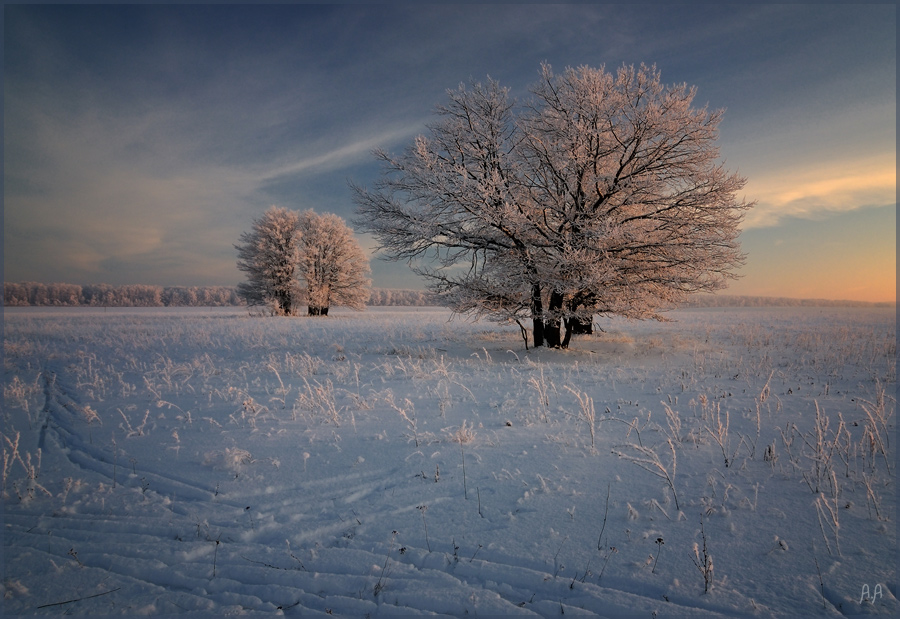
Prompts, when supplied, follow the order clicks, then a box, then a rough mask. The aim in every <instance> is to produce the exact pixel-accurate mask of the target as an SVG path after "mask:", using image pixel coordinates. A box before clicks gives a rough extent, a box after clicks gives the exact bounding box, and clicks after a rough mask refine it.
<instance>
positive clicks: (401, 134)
mask: <svg viewBox="0 0 900 619" xmlns="http://www.w3.org/2000/svg"><path fill="white" fill-rule="evenodd" d="M426 120H427V119H424V118H423V119H422V121H421V122H419V123H411V124H404V125H403V126H399V127H395V128H392V129H388V130H385V131H382V132H379V133H377V134H376V135H372V136H368V137H364V138H360V139H356V140H353V141H351V142H349V143H346V144H342V145H340V146H338V147H336V148H333V149H331V150H328V151H325V152H320V153H314V154H309V155H306V156H301V157H300V158H298V159H296V160H294V161H289V162H287V163H283V164H281V165H278V166H276V167H273V168H266V169H263V170H261V171H260V172H259V173H258V177H257V178H258V180H259V181H270V180H275V179H278V178H281V177H283V176H288V175H292V174H302V173H307V172H312V171H324V170H329V171H330V170H335V169H339V168H343V167H347V166H348V165H350V164H352V163H357V162H359V161H362V160H363V159H368V158H369V156H370V153H371V152H372V151H373V150H374V149H376V148H379V147H381V148H384V147H387V146H388V145H390V144H393V143H396V142H398V141H401V140H406V139H408V138H411V137H413V136H414V135H416V134H417V133H421V132H422V129H423V126H422V125H423V124H424V122H425V121H426Z"/></svg>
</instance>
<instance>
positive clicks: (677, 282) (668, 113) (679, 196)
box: [354, 65, 753, 346]
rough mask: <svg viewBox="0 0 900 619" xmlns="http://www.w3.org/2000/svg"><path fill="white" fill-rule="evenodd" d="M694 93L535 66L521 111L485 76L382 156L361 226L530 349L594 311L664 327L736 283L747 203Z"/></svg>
mask: <svg viewBox="0 0 900 619" xmlns="http://www.w3.org/2000/svg"><path fill="white" fill-rule="evenodd" d="M695 92H696V90H695V89H694V88H689V87H687V86H686V85H675V86H665V85H663V84H662V83H661V82H660V74H659V72H658V71H657V70H656V68H655V67H646V66H644V65H641V67H640V68H638V69H635V68H634V67H629V66H624V67H622V68H620V69H619V70H618V71H617V72H616V74H615V75H613V74H611V73H608V72H606V71H605V70H604V69H603V68H602V67H601V68H600V69H593V68H590V67H579V68H577V69H571V68H570V69H566V71H565V72H563V74H562V75H555V74H554V73H553V71H552V69H551V68H550V67H549V65H543V66H542V71H541V79H540V81H539V82H538V83H537V84H536V85H535V86H533V88H532V94H533V98H532V99H531V100H530V101H529V102H528V103H526V104H523V105H518V106H517V104H516V103H515V102H513V101H511V100H510V99H509V96H508V90H507V89H506V88H502V87H501V86H500V85H499V84H498V83H497V82H495V81H489V82H488V83H487V84H485V85H483V84H480V83H476V84H472V85H471V86H470V87H469V88H466V87H465V86H460V87H459V88H458V89H457V90H452V91H449V92H448V96H449V102H448V103H447V104H445V105H443V106H439V107H438V109H437V114H438V121H437V122H435V123H434V124H433V125H431V126H430V127H429V135H428V136H419V137H417V138H416V139H415V141H414V143H413V144H412V145H411V146H410V147H408V148H407V149H406V151H405V152H404V153H402V154H401V155H399V156H393V155H390V154H388V153H386V152H383V151H379V152H378V153H376V155H377V157H378V158H379V159H380V160H381V162H382V164H383V177H382V178H381V179H380V180H379V181H378V182H377V183H376V185H375V186H374V187H373V189H371V190H369V189H366V188H362V187H354V190H355V193H356V201H357V205H358V213H359V218H358V223H359V224H360V225H361V226H362V227H364V228H365V229H366V230H367V231H370V232H372V233H373V234H374V235H375V237H376V238H377V239H378V242H379V244H380V248H381V249H382V250H384V251H385V252H386V254H387V255H388V256H389V257H391V258H393V259H397V260H400V259H403V260H407V261H409V263H410V265H411V266H412V267H413V269H414V270H415V271H416V272H417V273H419V274H421V275H423V276H425V277H426V278H427V279H428V280H429V287H430V288H431V289H432V290H433V291H435V292H438V293H441V294H442V295H443V297H444V299H445V300H446V302H448V303H449V305H450V306H451V307H452V308H453V309H454V310H455V311H458V312H471V313H474V314H477V315H484V316H488V317H490V318H493V319H495V320H500V321H505V320H514V321H516V322H518V323H519V325H520V326H522V322H521V321H522V320H525V319H530V320H531V321H532V330H533V339H534V345H535V346H542V345H548V346H567V345H568V343H569V341H570V338H571V336H572V334H573V333H577V332H580V331H583V330H585V329H589V328H590V325H591V321H592V320H593V317H594V316H595V315H598V314H599V315H612V314H615V315H622V316H628V317H632V318H658V317H659V314H658V309H659V308H660V307H664V306H666V305H669V304H672V303H676V302H678V301H680V300H682V299H683V298H685V297H686V296H687V295H689V294H691V293H695V292H701V291H704V292H708V291H713V290H717V289H720V288H723V287H724V286H725V285H726V282H727V280H728V279H729V278H732V277H734V275H733V270H734V269H735V268H736V267H737V266H739V265H740V264H742V260H743V255H742V254H741V252H740V248H739V245H738V242H737V236H738V234H739V224H740V222H741V220H742V218H743V213H744V211H746V210H747V209H749V208H751V207H752V206H753V205H752V203H748V202H745V201H739V200H738V198H737V197H736V193H737V192H738V191H739V190H740V189H741V188H743V186H744V184H745V182H746V181H745V179H743V178H741V177H740V176H738V175H736V174H732V173H729V172H728V171H727V170H725V169H724V168H723V166H722V165H721V164H720V163H719V162H718V157H719V150H718V147H717V146H716V140H717V137H718V124H719V122H720V121H721V119H722V112H721V111H709V110H707V109H706V108H701V109H697V108H694V107H692V105H691V104H692V102H693V99H694V96H695ZM522 329H523V333H525V328H524V327H522ZM526 343H527V340H526Z"/></svg>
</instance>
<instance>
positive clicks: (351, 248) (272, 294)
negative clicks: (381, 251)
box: [235, 206, 371, 316]
mask: <svg viewBox="0 0 900 619" xmlns="http://www.w3.org/2000/svg"><path fill="white" fill-rule="evenodd" d="M235 249H237V251H238V263H237V265H238V268H239V269H240V270H242V271H244V272H245V273H247V282H244V283H241V284H239V285H238V294H240V295H241V297H243V298H244V299H245V300H246V301H247V303H248V305H265V306H268V307H271V308H272V310H273V313H276V314H281V315H285V316H291V315H293V314H295V313H296V309H295V308H296V306H297V305H301V304H304V303H305V304H306V305H307V308H308V309H307V313H308V314H309V315H310V316H327V315H328V308H329V307H330V306H331V305H341V306H345V307H351V308H353V309H363V308H364V307H365V303H366V301H367V300H368V298H369V288H370V285H371V281H370V280H369V279H368V274H369V261H368V259H367V258H366V255H365V253H363V250H362V248H361V247H360V246H359V243H358V242H357V241H356V239H355V238H354V236H353V232H352V231H351V230H350V228H348V227H347V225H346V224H345V223H344V220H343V219H341V218H340V217H338V216H337V215H331V214H326V215H317V214H316V213H315V212H314V211H312V210H307V211H305V212H303V213H297V212H295V211H290V210H287V209H284V208H280V207H276V206H273V207H271V208H270V209H269V210H268V211H266V212H265V214H263V216H262V217H260V218H259V219H256V220H254V222H253V229H252V230H251V231H250V232H244V233H243V234H241V244H239V245H235Z"/></svg>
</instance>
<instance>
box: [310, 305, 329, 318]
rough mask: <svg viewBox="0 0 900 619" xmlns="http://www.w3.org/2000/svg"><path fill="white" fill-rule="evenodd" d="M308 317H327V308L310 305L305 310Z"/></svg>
mask: <svg viewBox="0 0 900 619" xmlns="http://www.w3.org/2000/svg"><path fill="white" fill-rule="evenodd" d="M307 315H308V316H327V315H328V308H327V307H319V306H317V305H310V306H309V309H308V310H307Z"/></svg>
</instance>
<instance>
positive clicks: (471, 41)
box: [3, 3, 897, 301]
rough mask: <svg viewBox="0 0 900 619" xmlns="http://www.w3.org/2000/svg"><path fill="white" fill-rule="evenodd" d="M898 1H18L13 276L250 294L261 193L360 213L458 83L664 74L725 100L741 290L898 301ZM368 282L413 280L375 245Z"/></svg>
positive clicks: (11, 13)
mask: <svg viewBox="0 0 900 619" xmlns="http://www.w3.org/2000/svg"><path fill="white" fill-rule="evenodd" d="M896 25H897V15H896V6H895V5H849V4H847V5H843V4H811V5H789V4H788V5H784V4H782V5H766V4H757V3H754V4H747V5H742V4H730V3H729V4H725V3H721V4H719V5H711V4H710V5H701V4H686V5H683V6H682V5H669V4H667V5H661V4H630V5H615V4H572V5H562V4H502V5H499V4H498V5H471V4H470V5H443V4H435V5H411V4H410V5H389V6H374V5H363V4H357V5H329V6H324V5H298V4H293V5H267V6H246V5H244V6H238V5H192V6H186V5H185V6H180V5H152V6H151V5H145V6H136V5H135V6H127V5H56V6H40V5H20V6H9V5H6V6H5V7H4V49H3V53H4V63H3V65H4V76H3V106H4V124H3V131H4V134H3V135H4V138H3V147H4V148H3V223H4V226H3V274H4V279H5V280H6V281H38V282H45V283H50V282H67V283H77V284H90V283H108V284H137V283H140V284H155V285H163V286H176V285H185V286H187V285H191V286H193V285H235V284H237V283H238V282H240V281H242V279H243V274H242V273H241V272H240V271H238V269H237V267H236V252H235V250H234V244H235V243H237V242H238V240H239V236H240V234H241V232H243V231H246V230H248V229H249V228H250V226H251V225H252V221H253V219H254V218H256V217H258V216H259V215H260V214H262V213H263V212H264V211H265V210H266V209H267V208H268V207H269V206H271V205H278V206H282V207H286V208H291V209H298V210H301V209H307V208H312V209H314V210H316V211H317V212H320V213H321V212H332V213H336V214H338V215H340V216H342V217H344V218H345V219H346V220H347V221H348V222H349V221H350V219H351V218H352V217H353V216H354V210H355V205H354V203H353V194H352V191H351V189H350V187H349V181H352V182H354V183H356V184H359V185H364V186H367V185H371V183H372V182H373V181H374V180H375V179H377V177H378V174H379V165H378V163H377V162H376V160H375V159H374V157H373V156H372V150H373V149H375V148H384V149H385V150H387V151H389V152H399V151H401V150H402V149H403V148H405V147H406V146H407V145H409V144H410V143H411V142H412V140H413V139H414V138H415V136H416V135H418V134H423V133H425V132H426V131H427V128H426V125H427V123H429V122H431V121H432V120H434V119H435V116H434V110H435V107H436V106H437V105H440V104H442V103H444V102H446V100H447V99H446V91H447V89H451V88H456V87H457V86H458V85H459V84H460V83H468V82H470V81H471V80H475V81H484V80H486V79H487V78H488V77H490V78H493V79H496V80H498V81H499V82H500V83H501V84H502V85H504V86H507V87H509V88H510V89H511V92H512V94H513V96H515V97H517V98H519V99H520V100H527V98H528V96H529V92H528V89H529V87H530V86H531V85H532V84H534V83H535V82H536V80H537V79H538V74H539V70H540V65H541V63H542V62H548V63H550V64H551V65H552V66H553V68H554V69H555V70H557V71H561V70H562V69H564V68H566V67H569V66H572V67H574V66H580V65H588V66H592V67H600V66H605V67H606V68H607V69H608V70H615V69H616V68H618V67H619V66H621V65H623V64H628V65H639V64H640V63H646V64H648V65H649V64H655V65H656V66H657V68H658V69H659V70H660V72H661V74H662V80H663V81H664V82H665V83H668V84H674V83H684V82H686V83H688V84H690V85H693V86H696V87H697V90H698V94H697V97H696V99H695V104H696V105H697V106H704V105H708V106H709V107H710V108H712V109H719V108H724V109H725V115H724V119H723V121H722V123H721V125H720V127H719V128H720V137H719V147H720V155H721V158H722V160H723V161H724V163H725V166H726V168H728V169H729V170H731V171H735V172H738V173H739V174H741V175H742V176H744V177H746V178H747V184H746V186H745V187H744V190H743V191H742V193H741V197H745V198H746V199H747V200H753V201H756V203H757V206H756V207H755V208H754V209H753V210H752V211H750V212H749V213H748V215H747V217H746V219H745V221H744V224H743V232H742V234H741V237H740V238H741V243H742V248H743V250H744V251H745V252H746V254H747V259H746V264H745V265H744V266H743V267H742V268H741V270H740V271H739V272H738V275H740V277H739V278H738V279H737V280H735V281H734V282H732V283H731V285H730V287H729V288H728V290H727V291H725V292H726V293H727V294H740V295H753V296H783V297H795V298H824V299H850V300H862V301H894V300H895V299H896V279H897V276H896V264H897V262H896V229H897V228H896V202H897V200H896V195H897V191H896V136H897V131H896ZM358 238H359V240H360V242H361V243H362V244H363V247H364V248H366V250H367V251H369V252H370V254H371V255H372V271H373V284H374V285H375V286H379V287H388V288H420V287H422V286H423V282H422V281H421V280H419V279H418V278H417V277H416V276H415V275H413V274H412V273H411V272H410V271H409V269H408V267H407V266H406V265H405V264H403V263H400V264H396V263H391V262H386V261H384V260H381V259H379V258H378V256H377V254H375V252H374V240H373V239H372V238H370V237H367V236H363V235H359V237H358Z"/></svg>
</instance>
